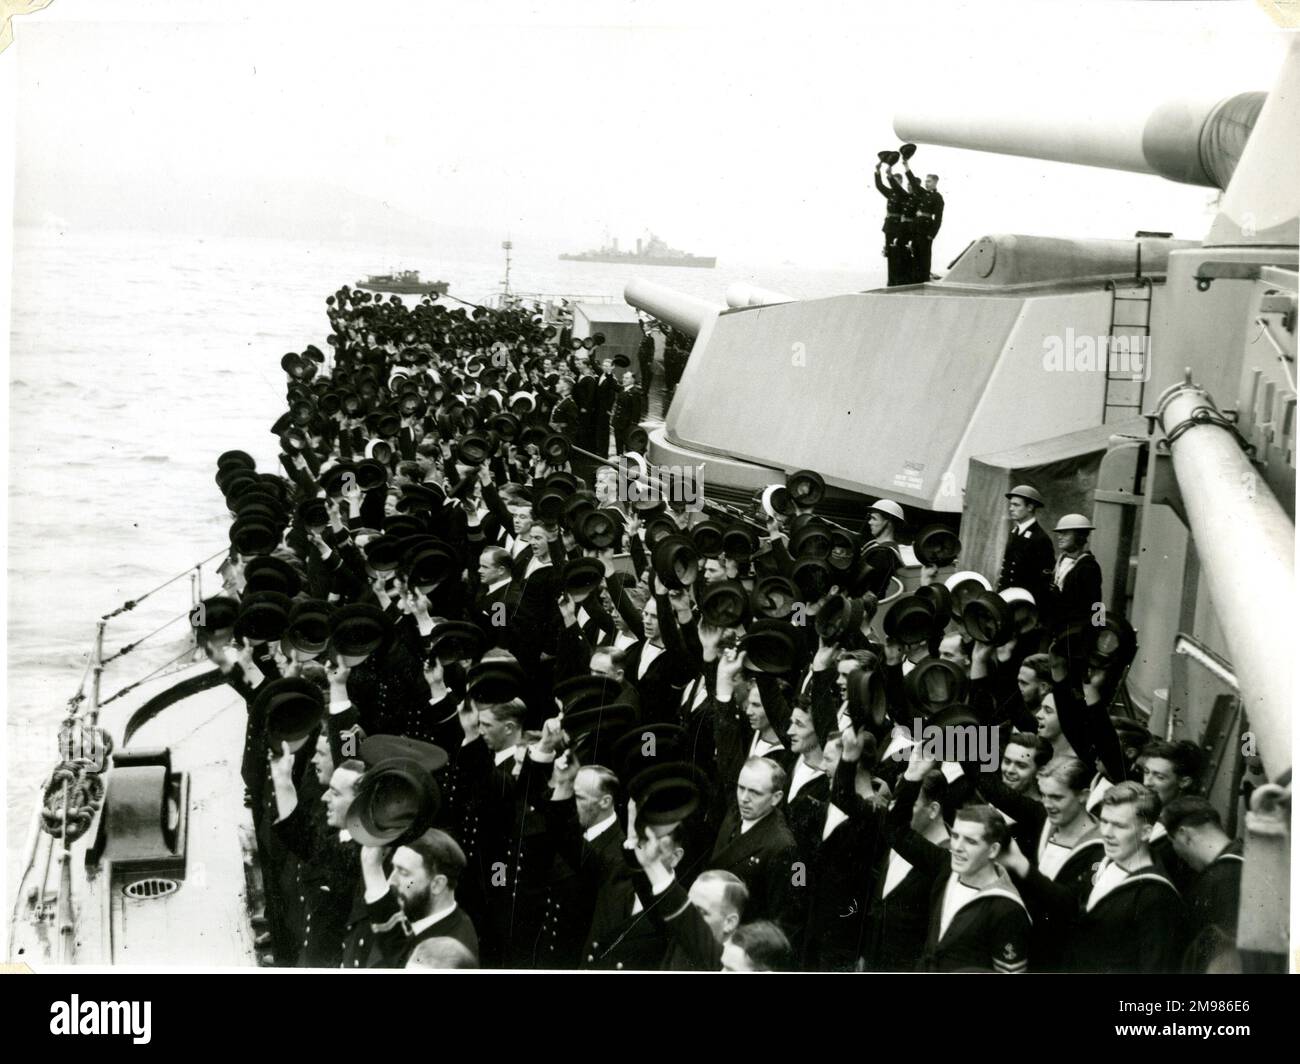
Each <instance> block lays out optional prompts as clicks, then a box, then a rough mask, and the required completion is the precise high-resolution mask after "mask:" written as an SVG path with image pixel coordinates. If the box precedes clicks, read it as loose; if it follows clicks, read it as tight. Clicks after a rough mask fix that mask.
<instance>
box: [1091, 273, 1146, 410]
mask: <svg viewBox="0 0 1300 1064" xmlns="http://www.w3.org/2000/svg"><path fill="white" fill-rule="evenodd" d="M1106 290H1107V291H1108V292H1110V325H1109V327H1108V328H1107V329H1106V336H1105V351H1104V352H1103V357H1104V358H1105V360H1106V363H1105V370H1106V384H1105V390H1104V392H1103V393H1102V401H1101V403H1102V416H1101V420H1102V424H1103V425H1105V424H1109V423H1110V422H1112V421H1123V420H1126V419H1128V418H1132V417H1136V416H1137V415H1138V414H1140V413H1141V412H1142V398H1143V395H1144V393H1145V391H1146V382H1147V381H1148V380H1150V379H1151V296H1152V287H1151V278H1150V277H1144V276H1138V277H1135V278H1133V280H1131V281H1123V282H1115V281H1107V282H1106Z"/></svg>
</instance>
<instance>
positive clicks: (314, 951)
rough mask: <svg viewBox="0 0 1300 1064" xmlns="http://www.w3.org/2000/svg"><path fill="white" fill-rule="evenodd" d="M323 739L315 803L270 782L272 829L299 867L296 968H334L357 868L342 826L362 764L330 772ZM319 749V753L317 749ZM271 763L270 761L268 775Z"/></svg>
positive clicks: (339, 955)
mask: <svg viewBox="0 0 1300 1064" xmlns="http://www.w3.org/2000/svg"><path fill="white" fill-rule="evenodd" d="M328 743H329V739H328V737H327V736H326V735H324V734H322V735H321V737H320V739H319V740H318V750H317V755H316V757H317V762H316V763H317V766H318V771H319V769H320V768H321V767H323V766H328V767H329V768H330V769H331V771H330V773H329V775H328V777H327V780H326V788H325V793H324V794H323V795H322V796H321V800H320V801H319V802H301V801H299V800H298V795H297V793H296V792H295V791H292V790H291V789H285V788H284V787H283V785H282V781H281V779H280V778H277V779H276V798H277V803H276V804H277V807H278V810H279V813H280V819H279V820H277V821H276V822H275V825H274V828H275V832H276V834H277V835H278V836H279V837H280V839H281V841H283V842H284V844H285V845H286V846H287V847H288V848H289V849H290V850H291V851H293V853H295V854H296V855H297V856H298V858H299V862H300V873H299V883H300V890H301V896H300V899H299V900H300V901H301V903H302V906H303V922H302V928H301V934H302V945H301V948H300V949H299V951H298V961H297V963H298V966H299V967H301V968H337V967H338V966H339V963H340V962H341V960H342V956H343V938H344V935H345V934H346V931H347V925H348V916H349V913H350V910H351V908H352V902H353V897H354V895H355V894H356V891H357V883H358V878H359V876H360V867H359V865H358V863H357V862H358V854H357V845H356V843H355V842H353V841H352V837H351V836H350V835H349V834H348V831H347V826H346V817H347V811H348V807H349V806H350V805H351V804H352V798H353V795H354V793H355V790H356V784H357V781H358V780H359V779H360V778H361V775H362V773H363V772H365V765H364V764H363V763H362V762H361V761H359V760H356V759H349V760H345V761H343V762H342V763H341V764H339V765H338V766H337V767H334V763H333V760H332V759H331V757H330V753H329V748H328ZM322 745H323V746H324V747H325V749H324V750H321V749H319V746H322ZM276 771H277V763H276V762H272V775H273V776H274V775H275V774H276Z"/></svg>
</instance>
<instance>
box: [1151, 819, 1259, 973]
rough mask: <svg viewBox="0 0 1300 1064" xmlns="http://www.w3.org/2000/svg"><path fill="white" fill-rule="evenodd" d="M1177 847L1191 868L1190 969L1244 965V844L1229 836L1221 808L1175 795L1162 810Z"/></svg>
mask: <svg viewBox="0 0 1300 1064" xmlns="http://www.w3.org/2000/svg"><path fill="white" fill-rule="evenodd" d="M1160 823H1161V824H1163V825H1164V828H1165V831H1166V832H1167V833H1168V836H1169V838H1170V840H1171V841H1172V843H1173V847H1174V850H1175V851H1176V852H1177V854H1178V856H1179V857H1181V858H1182V859H1183V861H1184V862H1186V864H1187V865H1188V866H1189V867H1190V868H1192V869H1193V878H1192V881H1191V883H1190V885H1189V886H1188V888H1187V892H1186V895H1185V897H1186V899H1187V911H1188V915H1189V916H1190V918H1191V922H1192V927H1191V930H1192V935H1193V939H1192V944H1191V946H1190V947H1189V948H1188V951H1187V958H1186V961H1185V968H1186V969H1187V970H1188V971H1193V972H1204V971H1207V970H1220V971H1225V970H1227V971H1231V970H1240V967H1239V966H1240V959H1239V958H1238V957H1236V943H1237V914H1238V909H1239V908H1240V905H1241V872H1242V867H1243V862H1242V855H1241V850H1242V845H1241V840H1240V839H1232V838H1229V837H1228V833H1227V832H1226V831H1224V830H1223V821H1222V819H1221V818H1220V817H1219V811H1218V810H1217V809H1215V808H1214V806H1212V805H1211V804H1210V803H1209V802H1208V801H1206V800H1205V799H1204V798H1200V797H1196V796H1193V795H1189V796H1187V797H1185V798H1175V799H1174V800H1173V801H1172V802H1170V803H1169V804H1168V805H1167V806H1165V808H1164V809H1163V810H1162V811H1161V813H1160Z"/></svg>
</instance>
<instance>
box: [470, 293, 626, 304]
mask: <svg viewBox="0 0 1300 1064" xmlns="http://www.w3.org/2000/svg"><path fill="white" fill-rule="evenodd" d="M561 300H564V301H565V302H568V303H622V302H623V299H622V297H621V296H611V295H607V294H604V293H601V294H594V293H590V294H583V293H573V292H518V291H511V292H508V293H507V292H497V293H495V294H494V295H493V296H492V297H491V300H490V303H491V305H492V306H501V305H502V304H504V303H507V302H510V303H559V302H560V301H561Z"/></svg>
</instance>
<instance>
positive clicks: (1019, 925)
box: [992, 904, 1029, 975]
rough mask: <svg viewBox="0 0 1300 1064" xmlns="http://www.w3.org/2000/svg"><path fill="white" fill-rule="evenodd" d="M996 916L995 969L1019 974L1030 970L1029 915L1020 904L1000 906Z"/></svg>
mask: <svg viewBox="0 0 1300 1064" xmlns="http://www.w3.org/2000/svg"><path fill="white" fill-rule="evenodd" d="M999 910H1000V911H999V912H998V914H997V916H996V917H994V928H993V930H994V933H993V957H992V961H993V970H994V971H995V972H998V973H1000V974H1002V975H1019V974H1021V973H1023V972H1027V971H1028V970H1029V917H1028V916H1027V915H1025V911H1024V910H1023V909H1022V908H1021V907H1020V906H1019V905H1010V904H1008V905H1003V906H999Z"/></svg>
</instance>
